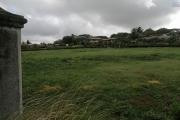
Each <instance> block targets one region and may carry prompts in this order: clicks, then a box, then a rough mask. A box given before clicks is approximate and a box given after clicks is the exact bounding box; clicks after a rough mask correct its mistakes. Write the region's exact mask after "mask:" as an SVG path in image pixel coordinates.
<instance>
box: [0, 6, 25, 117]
mask: <svg viewBox="0 0 180 120" xmlns="http://www.w3.org/2000/svg"><path fill="white" fill-rule="evenodd" d="M26 22H27V20H26V19H25V18H24V17H23V16H19V15H15V14H12V13H9V12H7V11H5V10H4V9H2V8H0V120H6V118H7V116H9V115H12V114H19V113H20V112H22V75H21V48H20V47H21V28H23V27H24V24H25V23H26Z"/></svg>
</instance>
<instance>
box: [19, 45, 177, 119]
mask: <svg viewBox="0 0 180 120" xmlns="http://www.w3.org/2000/svg"><path fill="white" fill-rule="evenodd" d="M22 58H23V92H24V107H25V108H24V114H23V115H22V116H20V117H19V119H23V120H180V48H131V49H110V48H108V49H67V50H50V51H30V52H23V53H22Z"/></svg>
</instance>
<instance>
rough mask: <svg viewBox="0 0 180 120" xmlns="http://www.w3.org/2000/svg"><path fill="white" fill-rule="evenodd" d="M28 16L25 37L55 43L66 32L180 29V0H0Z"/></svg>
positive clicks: (6, 7) (11, 8)
mask: <svg viewBox="0 0 180 120" xmlns="http://www.w3.org/2000/svg"><path fill="white" fill-rule="evenodd" d="M0 6H1V7H3V8H5V9H6V10H8V11H10V12H13V13H16V14H20V15H23V16H25V18H27V19H28V24H26V25H25V28H24V29H23V31H22V36H23V40H30V41H32V42H33V43H40V42H53V41H54V40H57V39H59V38H62V37H63V36H65V35H71V34H76V35H79V34H91V35H107V36H110V35H111V34H113V33H118V32H129V31H130V30H131V29H132V28H133V27H137V26H141V27H143V28H144V29H147V28H153V29H158V28H162V27H166V28H180V22H179V21H180V0H136V1H132V0H111V1H110V0H38V1H36V0H31V1H30V0H23V1H20V0H0Z"/></svg>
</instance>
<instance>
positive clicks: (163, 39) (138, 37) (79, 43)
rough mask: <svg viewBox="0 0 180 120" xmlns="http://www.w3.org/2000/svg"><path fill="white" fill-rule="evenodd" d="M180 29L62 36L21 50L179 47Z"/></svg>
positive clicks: (135, 29) (24, 46)
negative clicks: (50, 41)
mask: <svg viewBox="0 0 180 120" xmlns="http://www.w3.org/2000/svg"><path fill="white" fill-rule="evenodd" d="M179 46H180V29H167V28H160V29H158V30H153V29H151V28H149V29H146V30H143V28H142V27H136V28H133V29H132V30H131V32H130V33H127V32H121V33H117V34H112V35H111V36H110V37H107V36H92V35H89V34H83V35H70V36H64V37H63V38H62V39H59V40H56V41H54V43H52V44H46V43H41V44H31V42H30V41H29V40H28V41H27V42H23V43H22V49H37V48H41V49H48V48H49V49H57V48H80V47H82V48H104V47H112V48H124V47H179Z"/></svg>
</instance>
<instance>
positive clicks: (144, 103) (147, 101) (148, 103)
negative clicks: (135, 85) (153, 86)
mask: <svg viewBox="0 0 180 120" xmlns="http://www.w3.org/2000/svg"><path fill="white" fill-rule="evenodd" d="M130 103H131V104H132V105H135V106H137V107H140V108H146V107H152V106H155V105H156V101H155V99H154V98H153V97H151V96H149V95H145V96H138V97H135V98H133V99H132V100H130Z"/></svg>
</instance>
